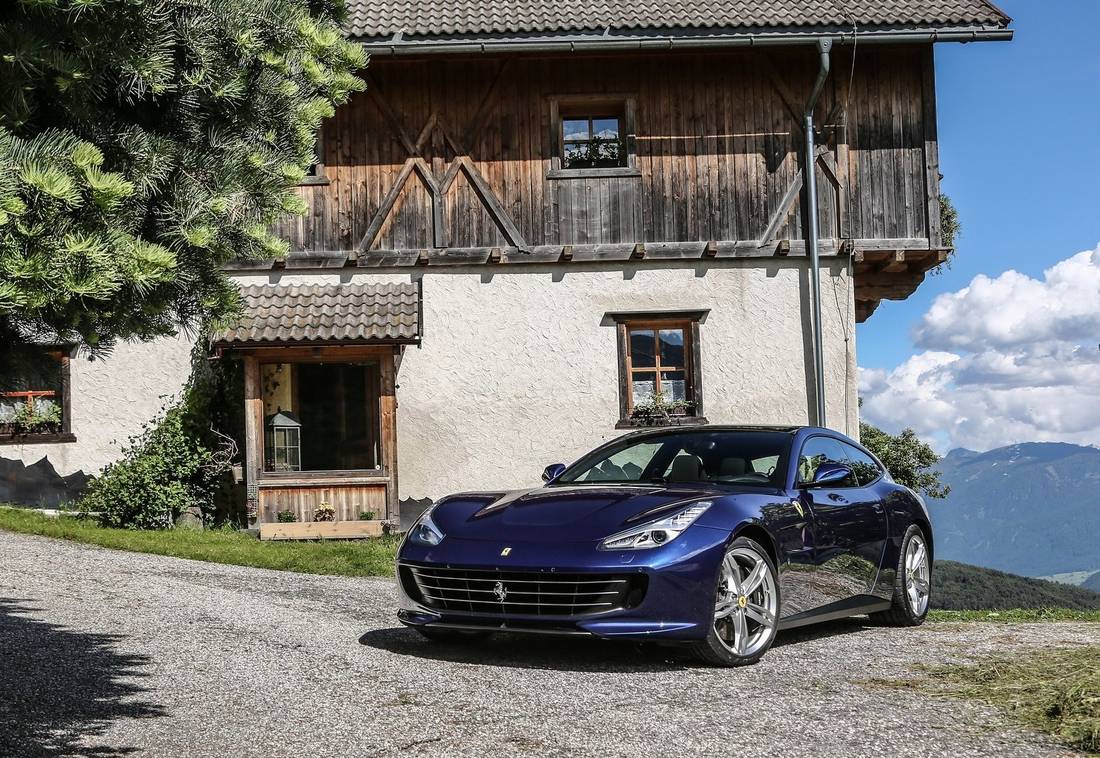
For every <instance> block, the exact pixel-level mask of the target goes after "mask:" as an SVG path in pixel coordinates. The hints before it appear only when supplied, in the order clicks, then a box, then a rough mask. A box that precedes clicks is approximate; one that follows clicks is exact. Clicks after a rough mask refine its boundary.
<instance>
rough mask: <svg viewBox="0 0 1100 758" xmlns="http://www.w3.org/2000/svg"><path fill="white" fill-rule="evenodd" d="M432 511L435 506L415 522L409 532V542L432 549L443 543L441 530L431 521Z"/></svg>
mask: <svg viewBox="0 0 1100 758" xmlns="http://www.w3.org/2000/svg"><path fill="white" fill-rule="evenodd" d="M434 510H435V506H434V505H433V506H430V507H429V508H428V509H427V510H426V511H424V512H423V513H421V514H420V518H418V519H417V520H416V523H415V524H413V527H412V529H410V530H409V537H408V539H409V542H412V543H413V544H416V545H427V546H428V547H432V546H434V545H438V544H439V543H440V542H442V541H443V537H444V535H443V532H442V530H440V528H439V527H438V526H436V525H435V522H434V521H432V511H434Z"/></svg>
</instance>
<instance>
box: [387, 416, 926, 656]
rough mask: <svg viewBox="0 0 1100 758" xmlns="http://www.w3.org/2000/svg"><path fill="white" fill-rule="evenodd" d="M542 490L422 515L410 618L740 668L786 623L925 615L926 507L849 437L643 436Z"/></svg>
mask: <svg viewBox="0 0 1100 758" xmlns="http://www.w3.org/2000/svg"><path fill="white" fill-rule="evenodd" d="M543 480H544V484H543V485H542V486H541V487H538V488H536V489H530V490H522V491H518V492H483V493H482V492H478V493H466V494H460V495H452V496H449V497H446V498H443V499H441V500H439V501H438V502H436V503H435V504H434V505H433V506H431V507H430V508H429V509H428V510H426V511H425V512H424V513H423V514H421V516H420V518H419V519H418V520H417V522H416V523H415V524H414V525H413V527H412V528H411V529H410V530H409V532H408V533H407V535H406V537H405V540H404V542H403V543H402V545H401V549H400V551H399V553H398V559H397V577H398V588H399V592H400V596H401V598H400V599H401V603H400V611H399V613H398V617H399V619H400V621H401V622H402V623H404V624H406V625H408V626H411V627H413V628H415V629H417V630H418V631H419V632H421V633H422V634H423V635H424V636H426V637H428V638H429V639H433V640H452V641H454V640H474V639H478V638H481V637H484V636H486V635H488V634H491V633H493V632H531V633H541V634H561V635H593V636H597V637H605V638H619V639H631V640H649V641H668V642H676V643H682V644H684V645H687V646H689V647H690V648H691V649H692V650H693V651H694V652H695V654H696V655H697V656H698V657H699V658H701V659H702V660H703V661H705V662H708V663H711V664H715V665H725V666H737V665H744V664H748V663H754V662H755V661H757V660H758V659H759V658H760V656H762V655H763V654H764V653H765V652H766V651H767V649H768V648H769V647H770V646H771V644H772V641H773V640H774V639H775V635H776V632H777V631H778V630H780V629H787V628H791V627H795V626H801V625H803V624H809V623H813V622H816V621H825V620H829V619H836V618H840V617H844V616H851V615H859V614H870V615H871V617H872V618H873V619H875V620H877V621H879V622H881V623H885V624H892V625H900V626H913V625H917V624H920V623H921V622H922V621H924V618H925V615H926V614H927V613H928V598H929V593H930V591H931V566H932V529H931V523H930V521H929V518H928V511H927V509H926V508H925V505H924V502H923V501H922V500H921V498H920V497H919V496H918V495H917V494H915V493H914V492H913V491H912V490H910V489H908V488H906V487H903V486H901V485H899V484H897V483H895V482H894V481H893V480H892V479H891V478H890V474H889V473H888V472H887V471H886V468H885V467H884V466H883V465H882V463H881V462H880V461H879V460H878V459H877V458H875V456H874V455H872V454H871V453H870V452H868V451H867V450H866V449H865V448H863V447H861V446H860V445H859V444H858V443H856V442H854V441H853V440H851V439H849V438H847V437H845V436H844V435H842V434H838V433H837V432H834V431H831V430H828V429H818V428H812V427H714V426H708V427H674V428H669V429H664V430H658V431H644V432H636V433H633V434H628V435H626V436H624V437H620V438H619V439H616V440H614V441H612V442H609V443H607V444H605V445H603V446H602V447H599V448H597V449H596V450H594V451H592V452H591V453H589V454H588V455H585V456H584V457H583V458H581V459H580V460H578V461H577V462H576V463H574V464H572V465H571V466H565V465H562V464H554V465H552V466H548V467H547V468H546V471H545V472H544V473H543Z"/></svg>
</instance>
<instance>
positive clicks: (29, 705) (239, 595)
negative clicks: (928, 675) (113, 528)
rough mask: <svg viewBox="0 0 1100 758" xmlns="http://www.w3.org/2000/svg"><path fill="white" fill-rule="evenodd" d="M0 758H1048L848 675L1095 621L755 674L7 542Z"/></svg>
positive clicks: (280, 585) (904, 639) (303, 581)
mask: <svg viewBox="0 0 1100 758" xmlns="http://www.w3.org/2000/svg"><path fill="white" fill-rule="evenodd" d="M0 556H3V559H2V562H0V755H70V754H73V755H97V756H114V755H122V754H131V755H157V756H200V755H201V756H219V758H229V757H230V756H245V755H248V756H252V755H256V756H291V755H293V756H313V755H324V756H337V755H355V756H371V755H396V754H401V755H406V756H451V755H456V756H457V755H463V756H479V758H497V757H498V756H510V755H562V756H565V755H570V756H573V755H575V756H601V757H602V756H620V755H621V756H687V755H696V754H699V755H701V754H704V753H705V754H708V755H721V756H730V755H753V756H759V755H780V756H786V755H798V756H819V755H820V756H881V755H884V754H888V755H891V756H907V755H913V756H917V755H921V756H948V755H959V756H962V755H966V756H977V755H982V756H985V755H988V756H1005V755H1028V756H1036V755H1060V754H1064V751H1062V750H1060V749H1059V748H1058V747H1057V746H1056V745H1054V744H1052V743H1050V742H1048V741H1046V740H1045V739H1044V738H1041V737H1039V736H1036V735H1030V734H1028V733H1026V732H1023V731H1019V730H1016V729H1013V728H1012V727H1009V726H1007V725H1006V724H1005V723H1004V722H1003V721H1002V720H1001V719H1000V718H999V717H998V716H997V715H996V714H995V713H994V712H992V711H990V710H987V709H985V708H983V707H980V706H977V705H973V704H969V703H964V702H956V701H938V700H936V701H933V700H928V699H924V698H921V697H919V696H916V695H913V694H910V693H907V692H903V691H894V690H889V689H879V688H871V687H868V686H866V685H864V684H860V680H864V679H867V678H871V677H883V676H894V675H899V676H900V675H904V673H905V672H906V671H907V670H908V667H909V666H910V665H911V664H913V663H916V662H918V661H924V662H929V661H955V660H963V659H964V658H965V656H966V655H968V654H971V653H974V654H977V653H982V652H987V651H1004V650H1010V649H1023V648H1029V647H1034V646H1038V645H1072V644H1078V643H1083V642H1091V643H1097V642H1100V625H1085V624H1081V625H1074V624H1057V625H1050V624H1046V625H1016V626H991V625H978V624H974V625H944V624H933V625H927V626H925V627H923V628H921V629H918V630H893V629H879V628H873V627H865V626H863V625H862V624H860V623H859V622H858V621H856V622H844V623H837V624H831V625H829V626H827V627H825V628H819V629H816V630H811V631H805V632H801V633H788V634H784V635H781V636H780V639H779V640H778V643H777V646H776V647H774V648H773V649H772V650H771V651H770V652H769V653H768V654H767V655H766V656H765V657H764V660H763V661H762V662H761V663H760V664H759V665H756V666H753V667H751V668H747V669H736V670H723V669H711V668H700V667H696V666H695V665H694V664H692V663H691V662H690V661H688V660H684V659H679V658H677V657H675V656H672V657H670V656H669V655H667V654H663V655H653V654H649V655H646V654H644V653H641V652H639V651H638V650H637V649H635V648H634V647H633V646H630V645H623V644H613V643H605V642H600V641H597V640H592V641H587V640H580V641H577V640H543V639H531V638H519V637H516V638H500V639H495V640H493V641H491V642H489V643H487V644H485V645H483V646H481V647H477V648H463V647H450V646H438V645H433V644H430V643H428V642H425V641H422V640H421V639H420V638H419V636H418V635H416V634H415V633H413V632H411V631H406V630H404V629H402V628H400V627H399V625H398V624H397V623H396V621H395V619H394V597H393V592H392V589H391V586H390V584H389V582H388V581H385V580H378V579H369V580H363V579H345V578H339V577H318V576H308V575H301V574H288V573H279V572H271V571H264V570H259V569H248V568H238V567H233V566H220V565H215V564H209V563H199V562H194V561H185V560H179V559H175V558H163V557H159V556H150V555H139V554H136V553H125V552H116V551H110V550H104V549H100V548H94V547H88V546H82V545H76V544H71V543H66V542H59V541H53V540H49V539H45V538H39V537H29V536H23V535H14V534H10V533H6V532H0Z"/></svg>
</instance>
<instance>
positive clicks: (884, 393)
mask: <svg viewBox="0 0 1100 758" xmlns="http://www.w3.org/2000/svg"><path fill="white" fill-rule="evenodd" d="M998 4H999V6H1000V7H1001V9H1002V10H1004V11H1005V12H1006V13H1007V14H1008V15H1010V16H1011V17H1012V18H1013V23H1012V28H1013V29H1015V31H1016V36H1015V39H1014V40H1013V41H1012V42H1007V43H1005V42H996V43H974V44H966V45H962V44H946V43H945V44H940V45H937V46H936V76H937V92H938V109H939V138H940V163H941V169H940V170H941V172H942V173H943V175H944V179H943V186H942V189H943V191H944V192H945V193H946V194H948V195H950V197H951V199H952V201H953V202H954V204H955V207H956V208H957V209H958V212H959V218H960V221H961V224H962V235H961V237H960V238H959V239H958V241H957V244H956V254H955V256H954V259H953V261H952V264H951V268H950V269H948V270H945V271H943V272H942V273H939V274H936V275H931V276H929V277H928V278H927V279H926V280H925V282H924V284H922V285H921V287H920V288H919V289H918V290H917V292H916V293H915V294H914V295H912V296H910V298H909V299H908V300H905V301H902V302H892V301H886V302H884V303H883V304H882V305H881V306H880V307H879V309H878V310H877V311H876V312H875V313H874V315H873V316H872V317H871V318H870V319H869V320H868V321H867V322H866V323H864V324H860V325H859V326H858V327H857V332H856V340H857V354H858V362H859V366H860V396H861V398H862V399H863V411H862V413H863V418H864V420H866V421H869V422H870V423H873V424H876V425H877V426H880V427H882V428H883V429H886V430H887V431H890V432H897V431H899V430H900V429H901V428H903V427H906V426H909V427H912V428H914V429H915V430H916V431H917V432H918V433H919V434H921V435H922V436H923V437H925V438H926V439H928V440H929V441H930V442H932V444H933V445H934V446H935V447H936V448H937V449H938V450H939V451H941V452H945V451H946V450H949V449H952V448H955V447H966V448H969V449H972V450H989V449H992V448H994V447H999V446H1002V445H1007V444H1014V443H1017V442H1028V441H1065V442H1074V443H1077V444H1085V445H1087V444H1100V45H1098V44H1097V38H1096V34H1097V30H1100V0H1001V2H999V3H998ZM857 65H858V64H857Z"/></svg>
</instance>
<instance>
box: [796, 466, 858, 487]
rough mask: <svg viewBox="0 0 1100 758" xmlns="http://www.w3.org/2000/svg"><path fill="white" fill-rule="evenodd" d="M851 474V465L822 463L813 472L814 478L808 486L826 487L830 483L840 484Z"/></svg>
mask: <svg viewBox="0 0 1100 758" xmlns="http://www.w3.org/2000/svg"><path fill="white" fill-rule="evenodd" d="M851 475H852V468H851V466H847V465H845V464H843V463H822V464H821V465H820V466H818V467H817V471H815V472H814V480H813V482H812V483H811V484H807V485H805V486H808V487H828V486H829V485H831V484H840V483H841V482H843V481H844V480H846V479H848V477H850V476H851Z"/></svg>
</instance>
